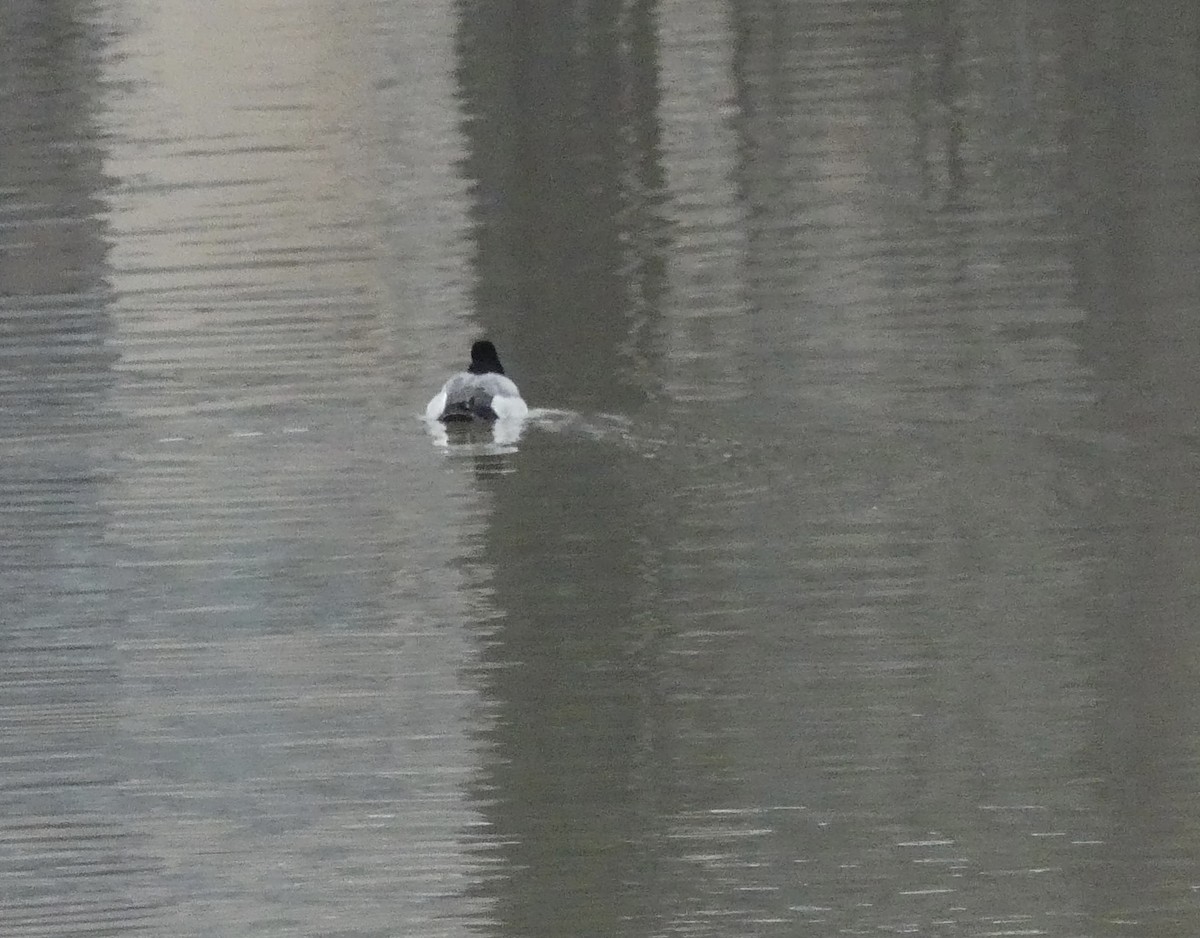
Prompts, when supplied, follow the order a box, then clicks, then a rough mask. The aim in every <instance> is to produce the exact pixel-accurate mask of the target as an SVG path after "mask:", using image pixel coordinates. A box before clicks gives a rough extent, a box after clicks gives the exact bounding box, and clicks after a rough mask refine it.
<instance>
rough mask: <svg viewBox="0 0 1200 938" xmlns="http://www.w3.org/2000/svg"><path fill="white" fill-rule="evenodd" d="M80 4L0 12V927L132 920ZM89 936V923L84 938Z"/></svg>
mask: <svg viewBox="0 0 1200 938" xmlns="http://www.w3.org/2000/svg"><path fill="white" fill-rule="evenodd" d="M93 12H94V11H93V9H92V5H91V4H89V3H86V2H68V0H49V2H47V0H11V2H5V3H3V4H0V37H3V42H4V53H3V55H0V127H3V132H2V133H0V445H2V446H3V457H2V458H0V610H2V611H0V655H2V657H3V666H2V667H0V713H2V714H3V717H2V720H0V722H2V724H3V729H2V731H0V758H2V759H3V766H4V769H3V777H2V780H0V819H2V820H0V882H3V884H4V885H3V889H2V894H3V901H2V902H0V933H3V934H5V935H24V934H30V935H33V934H37V935H49V934H69V933H75V932H76V930H77V929H78V928H79V927H81V926H82V925H86V928H87V929H88V930H92V929H94V928H97V927H99V924H98V923H109V924H110V925H111V927H112V929H113V933H116V932H118V931H120V932H122V933H129V932H130V931H132V930H134V929H136V928H137V926H138V925H140V924H143V923H144V922H145V920H146V916H147V914H148V903H147V900H146V897H147V896H148V895H149V894H148V893H142V894H141V898H134V897H133V892H132V889H131V886H132V883H133V881H134V880H138V879H144V877H145V875H146V864H145V861H144V860H143V859H141V858H138V857H137V854H136V849H135V848H134V846H133V844H132V842H131V839H130V835H129V831H128V830H127V829H126V828H125V827H124V826H123V823H122V821H121V819H120V809H121V806H120V803H119V795H118V788H117V786H118V785H119V783H120V781H121V779H120V770H119V762H118V743H117V736H116V730H117V725H118V707H119V705H118V702H117V701H116V699H115V698H114V688H115V686H116V685H117V683H118V677H117V662H116V658H115V654H114V642H115V641H116V636H117V632H118V628H119V626H120V625H121V609H120V605H119V604H118V603H115V602H113V601H112V596H113V594H114V591H115V589H116V586H117V584H116V583H115V582H114V579H115V576H116V574H115V573H114V571H113V570H112V568H111V566H110V564H109V563H107V562H106V561H105V539H106V527H107V523H108V519H107V515H106V512H105V509H104V507H103V506H102V504H100V494H99V493H100V491H101V488H102V485H103V475H104V472H103V464H104V460H103V456H102V453H101V450H102V447H103V445H104V443H105V439H106V434H107V433H109V432H110V431H111V429H112V424H111V421H110V419H109V417H108V414H107V411H106V395H107V393H108V390H109V387H110V385H111V381H112V374H111V366H112V363H113V355H112V353H111V350H110V348H109V346H108V344H107V337H108V334H109V331H110V328H111V324H110V320H109V315H108V313H107V309H106V307H107V303H108V295H107V289H106V285H105V281H104V271H105V262H106V244H105V226H104V223H103V222H102V221H101V217H100V216H101V213H102V211H103V205H102V197H103V192H104V189H105V187H106V180H105V178H104V175H103V173H102V170H101V163H102V158H103V154H102V151H101V147H100V144H99V142H98V139H97V130H96V127H95V123H94V121H95V114H96V111H97V108H98V105H99V100H98V99H99V95H98V85H99V77H98V76H99V62H100V58H101V56H102V54H103V51H104V41H103V37H102V36H100V35H98V28H97V26H96V25H95V23H94V22H93V21H92V19H91V17H92V15H93ZM97 933H99V932H97Z"/></svg>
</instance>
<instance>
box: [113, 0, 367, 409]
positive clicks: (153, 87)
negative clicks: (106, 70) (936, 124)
mask: <svg viewBox="0 0 1200 938" xmlns="http://www.w3.org/2000/svg"><path fill="white" fill-rule="evenodd" d="M321 6H322V5H319V4H301V5H296V4H282V3H279V2H275V0H260V2H251V3H243V2H240V0H217V2H213V3H203V4H193V3H186V2H174V3H165V4H161V3H140V4H134V6H133V9H134V11H135V15H134V16H133V17H132V19H133V21H134V22H135V23H136V28H135V29H134V30H132V31H131V32H130V33H129V34H128V35H127V36H125V37H124V39H123V42H122V43H121V46H122V48H120V49H119V53H118V58H117V60H116V61H115V62H114V65H115V69H114V71H115V74H114V75H113V76H112V81H113V83H114V93H113V95H112V103H113V110H112V117H111V119H112V122H113V129H114V131H115V138H114V145H113V147H112V151H111V158H110V161H109V163H108V165H107V166H106V169H107V171H108V172H109V173H110V174H111V175H112V176H113V177H114V178H116V179H117V180H119V181H120V185H119V186H118V188H117V190H116V192H115V194H114V196H113V199H112V208H113V212H112V216H111V222H112V227H113V248H112V252H111V261H112V267H113V282H114V286H115V287H116V288H117V290H118V293H119V301H118V303H117V305H116V308H115V309H114V312H113V315H114V319H115V321H116V324H117V328H118V336H117V342H118V344H119V346H120V349H121V354H122V362H121V367H122V370H123V371H124V372H125V373H126V375H128V379H127V380H126V381H125V383H124V390H125V391H126V392H127V393H126V395H125V398H124V403H125V405H126V406H127V407H133V408H135V409H139V410H140V409H150V410H154V411H158V412H162V411H164V410H169V409H171V407H172V405H176V406H185V407H186V406H189V405H191V404H194V403H195V402H196V399H197V398H201V397H203V392H200V391H198V390H197V389H196V387H195V386H196V385H203V384H207V383H208V381H207V376H210V375H212V374H213V373H225V374H226V375H228V376H230V377H233V376H237V377H239V378H241V379H242V380H241V382H240V384H241V385H253V386H254V387H255V389H256V393H255V394H254V395H253V400H251V401H247V400H246V397H247V395H245V390H246V388H245V387H239V382H237V381H232V380H231V381H229V382H228V385H227V386H226V387H223V388H222V389H221V391H220V392H219V393H217V394H216V395H215V399H213V396H210V397H208V398H207V399H205V403H206V405H207V406H208V407H209V408H214V407H220V406H222V405H234V404H241V403H253V404H258V405H261V404H264V403H268V402H273V401H277V400H280V399H286V398H287V397H288V396H289V395H290V394H294V387H293V386H294V384H295V383H296V382H298V381H300V380H304V381H305V382H306V383H310V382H312V381H313V380H315V379H318V378H319V379H321V380H322V383H324V384H325V385H326V387H325V388H323V390H325V391H326V392H327V393H338V394H346V393H349V392H350V391H351V389H352V386H353V385H352V383H351V382H348V381H347V380H346V374H347V372H348V371H349V370H351V369H352V368H353V367H354V366H361V365H362V364H365V363H367V362H369V361H371V360H372V358H373V355H374V354H375V351H376V349H377V347H378V346H377V344H376V343H373V342H372V341H371V335H370V332H371V330H372V328H373V326H374V324H373V323H372V322H370V321H369V320H368V319H367V318H366V316H365V311H367V310H369V309H370V308H371V307H372V306H373V305H374V304H375V302H376V300H377V295H376V294H377V291H378V289H379V287H378V284H377V283H376V282H375V280H374V271H373V269H372V268H373V263H372V262H373V252H374V248H375V245H374V244H372V243H371V240H370V238H369V234H370V231H371V229H370V228H369V227H368V228H365V229H364V228H362V227H361V225H362V222H363V220H364V219H366V220H370V219H371V214H372V210H371V203H370V200H369V196H368V193H369V190H370V181H369V180H362V179H359V178H356V177H357V174H359V173H361V172H362V171H363V170H364V169H366V168H369V164H367V166H364V165H363V160H362V158H361V157H362V154H361V153H359V152H356V146H358V143H357V141H356V136H355V127H354V123H355V121H356V120H359V119H361V117H362V114H363V105H364V100H363V99H364V98H365V96H366V91H367V90H368V88H369V84H368V74H366V73H364V71H363V70H364V68H365V67H367V66H368V65H369V63H370V58H369V57H367V56H356V55H354V54H353V43H354V41H355V38H354V37H355V34H356V33H359V34H360V35H367V36H369V35H370V33H369V28H368V27H369V18H368V17H367V16H366V15H364V13H363V12H359V13H358V14H357V15H356V14H354V13H353V12H351V13H347V14H345V15H343V16H340V17H330V16H328V14H327V13H321V12H320V10H319V8H320V7H321ZM353 9H355V8H351V10H352V11H353ZM359 9H360V10H361V9H362V8H359ZM347 338H353V339H357V340H358V341H349V342H348V341H346V339H347ZM316 345H320V346H322V347H323V348H324V353H323V354H322V355H320V356H319V357H318V356H313V355H312V354H310V347H311V346H316ZM179 379H182V380H179ZM189 392H191V393H189ZM310 393H311V389H310ZM138 405H140V406H138Z"/></svg>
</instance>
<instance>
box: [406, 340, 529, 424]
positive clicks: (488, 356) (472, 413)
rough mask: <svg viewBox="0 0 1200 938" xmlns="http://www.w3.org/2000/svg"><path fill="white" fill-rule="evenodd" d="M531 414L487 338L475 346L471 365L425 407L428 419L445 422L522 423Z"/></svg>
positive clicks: (451, 380)
mask: <svg viewBox="0 0 1200 938" xmlns="http://www.w3.org/2000/svg"><path fill="white" fill-rule="evenodd" d="M528 413H529V408H528V406H526V404H525V401H523V400H522V399H521V392H520V391H519V390H518V389H517V385H516V384H515V383H514V382H513V381H512V379H511V378H509V377H507V376H506V375H505V374H504V367H503V366H502V365H501V364H500V357H499V356H498V355H497V354H496V346H494V345H492V343H491V342H489V341H487V340H486V339H483V340H481V341H479V342H476V343H475V344H474V345H472V346H471V364H470V365H469V366H468V368H467V370H466V371H463V372H460V373H458V374H456V375H455V376H454V377H452V378H451V379H450V380H449V381H447V382H446V383H445V384H444V385H443V386H442V389H441V391H439V392H438V393H437V394H435V395H434V396H433V400H431V401H430V402H429V406H427V407H426V408H425V418H426V419H427V420H430V421H433V420H437V421H440V422H442V423H466V422H475V421H482V422H486V423H491V422H494V421H497V420H520V419H522V418H523V417H525V416H526V415H527V414H528Z"/></svg>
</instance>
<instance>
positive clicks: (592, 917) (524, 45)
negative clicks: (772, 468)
mask: <svg viewBox="0 0 1200 938" xmlns="http://www.w3.org/2000/svg"><path fill="white" fill-rule="evenodd" d="M460 10H461V24H460V41H459V55H460V68H459V75H460V81H461V97H462V106H463V109H464V112H465V114H466V121H465V126H464V132H465V135H466V138H467V146H468V150H469V156H468V157H467V159H466V160H465V162H464V165H463V171H464V173H465V174H466V175H467V176H468V178H469V179H470V180H471V184H472V186H473V191H474V196H475V203H474V204H475V208H474V222H475V232H474V236H475V239H476V245H477V257H476V276H477V284H476V306H477V310H478V317H479V325H480V328H481V330H482V331H486V332H487V333H489V334H491V335H492V336H494V337H496V338H497V341H498V342H499V343H500V347H501V349H502V352H503V354H504V359H505V362H506V365H507V366H508V367H509V370H510V371H511V372H512V373H513V374H514V376H515V377H516V378H517V380H518V381H519V382H520V383H521V386H522V389H523V391H524V392H525V394H526V396H527V397H528V398H529V400H530V402H531V403H532V404H533V405H535V406H538V405H540V406H550V407H565V408H571V409H580V410H585V411H587V412H590V413H596V412H598V411H605V410H610V411H611V410H616V411H625V412H628V411H630V410H632V409H635V408H637V407H639V406H641V405H642V404H643V403H644V402H645V400H646V398H647V395H648V394H650V393H651V392H652V390H653V389H652V387H651V379H650V375H651V374H653V372H654V369H653V368H652V367H651V364H650V360H651V358H652V355H653V339H654V317H655V315H656V309H657V304H658V301H659V294H660V292H661V290H662V285H661V281H662V269H661V268H662V260H661V255H660V250H661V244H660V241H661V234H660V232H661V227H662V226H661V224H660V223H659V222H658V221H657V219H656V206H657V202H658V200H659V198H660V189H661V186H662V182H661V175H662V174H661V170H660V168H659V165H658V152H657V137H658V131H657V124H656V113H655V112H656V107H657V90H656V50H655V38H654V24H653V6H652V5H651V4H649V3H645V2H635V3H622V2H593V3H576V4H568V5H565V6H564V5H562V4H557V3H531V2H510V3H490V2H475V0H465V2H463V3H461V4H460ZM494 469H495V467H484V466H481V467H480V473H481V475H480V480H481V484H482V485H483V486H484V487H485V488H486V490H487V491H488V492H489V493H490V495H491V497H492V500H493V510H492V513H491V521H490V529H489V532H488V534H487V535H486V537H485V545H484V549H483V551H482V555H481V556H482V558H483V559H484V560H485V561H486V563H487V566H488V567H489V568H490V569H492V570H494V576H495V581H494V584H493V603H494V606H495V608H496V610H497V611H498V612H499V614H500V616H501V618H500V619H499V621H498V625H497V627H496V630H495V632H494V634H493V635H492V637H491V643H490V644H489V646H488V651H487V653H486V656H485V657H486V663H485V668H486V669H487V670H486V672H485V673H486V674H487V678H486V681H485V685H486V688H487V694H488V696H489V697H490V698H491V700H492V702H493V706H494V711H493V714H492V716H493V719H494V730H492V731H490V733H489V738H488V741H489V743H490V747H491V749H490V751H491V755H490V757H489V758H488V759H487V768H486V769H485V771H484V777H483V778H482V779H481V780H480V799H481V802H482V806H481V809H482V810H483V812H484V813H485V815H486V816H487V818H488V820H489V822H490V824H491V826H492V830H491V834H492V836H493V837H494V842H495V844H496V846H495V847H494V848H492V849H493V851H494V853H495V857H496V859H497V860H498V861H499V868H498V879H497V881H496V882H497V887H496V891H495V894H494V896H493V897H492V898H493V900H494V902H495V914H496V915H497V916H498V918H499V920H500V922H501V923H502V926H503V930H504V932H505V933H511V934H516V935H561V934H596V935H605V934H616V933H618V932H622V931H624V930H625V929H627V928H628V927H629V924H628V923H629V922H630V921H631V920H634V921H636V920H638V919H639V917H640V916H642V915H643V914H644V910H643V909H640V908H639V903H641V902H643V901H644V899H645V897H646V896H647V895H648V894H652V892H653V890H650V889H648V888H647V887H646V881H647V878H648V877H649V876H650V875H651V873H652V870H651V867H652V865H653V864H652V860H651V856H652V851H651V847H650V842H651V839H652V834H653V830H652V829H653V826H654V818H655V816H656V811H655V810H654V804H653V802H654V794H653V793H654V791H655V790H656V787H657V786H656V784H655V782H654V780H653V779H652V778H650V777H648V775H649V774H650V773H651V770H650V766H651V765H652V764H653V762H652V760H651V759H650V758H649V755H648V754H649V752H650V751H651V750H652V749H653V748H654V747H655V745H656V742H655V740H654V738H653V733H652V731H651V730H650V729H648V727H651V726H652V725H653V722H654V721H653V720H651V719H650V716H649V713H648V710H649V709H650V708H652V707H653V697H654V693H653V686H654V681H653V678H652V673H651V671H652V668H651V661H650V660H649V659H650V651H649V650H648V648H647V641H648V638H647V637H648V634H649V632H650V631H651V630H652V627H653V620H652V618H651V616H650V615H649V613H648V609H649V608H650V600H651V595H652V593H653V576H654V568H655V563H654V560H653V550H652V548H651V546H650V544H651V541H652V537H651V532H652V520H651V517H650V515H651V514H652V505H651V504H650V503H649V501H648V498H649V495H648V493H647V487H646V484H645V480H644V479H642V478H640V477H639V475H638V473H637V472H636V471H635V470H636V469H637V464H636V463H632V464H631V463H630V462H629V461H628V460H627V459H625V458H614V453H613V451H612V450H611V449H608V448H604V447H601V446H594V447H589V446H587V445H586V444H584V445H581V444H580V441H579V440H578V439H572V440H566V439H559V438H553V439H552V438H549V437H545V436H539V438H538V440H537V444H536V445H529V446H527V447H525V448H523V450H522V452H521V454H520V466H519V468H518V469H517V471H515V472H513V473H511V474H506V473H503V472H495V471H492V470H494Z"/></svg>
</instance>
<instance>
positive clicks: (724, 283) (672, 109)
mask: <svg viewBox="0 0 1200 938" xmlns="http://www.w3.org/2000/svg"><path fill="white" fill-rule="evenodd" d="M728 19H729V10H728V4H727V3H725V2H724V0H698V2H689V0H669V2H666V3H663V4H662V8H661V11H660V13H659V25H660V31H661V71H660V74H661V83H662V102H661V108H660V121H661V126H662V163H663V167H664V169H665V171H666V178H667V187H666V188H667V201H666V203H665V205H664V208H663V214H664V215H665V216H666V217H667V219H668V220H669V221H670V222H671V223H672V225H673V240H674V244H675V252H674V256H673V257H672V261H671V266H670V268H669V273H668V283H669V291H670V292H669V294H668V297H667V299H666V301H665V303H664V307H665V308H664V325H663V327H662V328H663V331H664V342H665V361H664V364H663V372H664V374H663V382H664V387H665V389H666V391H667V393H668V394H670V395H672V396H673V397H674V398H675V399H677V400H685V401H686V400H720V399H731V398H737V397H740V396H741V395H742V393H743V383H744V377H743V375H742V373H741V369H742V363H743V358H744V354H743V347H744V345H745V342H746V329H747V325H748V319H747V316H746V305H745V301H744V298H743V289H742V281H743V264H744V256H745V252H746V248H745V243H744V235H743V232H742V230H741V212H740V209H739V207H738V203H737V199H736V193H735V191H734V188H733V173H734V168H735V166H736V161H737V140H736V136H735V134H734V132H733V130H732V128H731V126H730V118H731V115H732V113H733V101H734V88H733V80H732V73H731V68H732V60H733V37H732V33H731V29H730V24H729V21H728Z"/></svg>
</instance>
